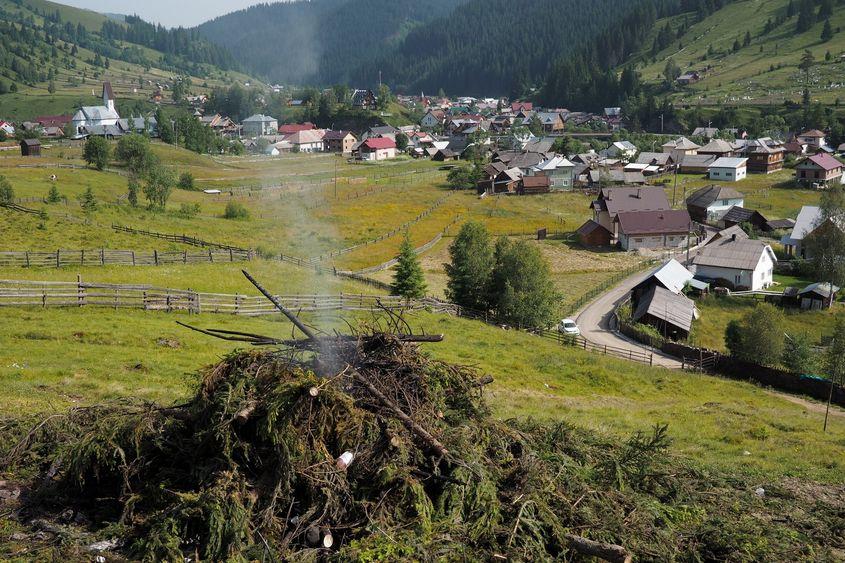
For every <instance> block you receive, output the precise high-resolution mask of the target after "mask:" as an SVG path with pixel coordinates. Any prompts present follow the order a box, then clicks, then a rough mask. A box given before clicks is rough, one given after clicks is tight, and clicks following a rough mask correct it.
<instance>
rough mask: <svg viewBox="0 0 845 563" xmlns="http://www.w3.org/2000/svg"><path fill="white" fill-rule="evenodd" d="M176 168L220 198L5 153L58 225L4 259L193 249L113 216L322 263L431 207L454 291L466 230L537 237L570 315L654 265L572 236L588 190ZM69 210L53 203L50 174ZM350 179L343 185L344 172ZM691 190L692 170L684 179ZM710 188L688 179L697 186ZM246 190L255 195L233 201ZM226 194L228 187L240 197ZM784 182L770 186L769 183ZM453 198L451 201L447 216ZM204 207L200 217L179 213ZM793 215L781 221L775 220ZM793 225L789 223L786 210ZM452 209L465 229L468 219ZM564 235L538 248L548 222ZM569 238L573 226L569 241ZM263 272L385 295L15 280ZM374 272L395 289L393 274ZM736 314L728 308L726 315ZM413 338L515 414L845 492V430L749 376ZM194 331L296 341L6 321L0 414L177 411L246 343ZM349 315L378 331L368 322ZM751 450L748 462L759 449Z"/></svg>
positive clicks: (439, 254)
mask: <svg viewBox="0 0 845 563" xmlns="http://www.w3.org/2000/svg"><path fill="white" fill-rule="evenodd" d="M153 147H154V150H155V151H156V153H157V154H158V155H159V156H160V157H161V158H162V160H163V162H164V163H165V164H166V165H167V166H170V167H171V168H172V169H173V170H174V171H176V172H180V173H181V172H183V171H190V172H192V173H193V174H194V176H195V179H196V187H197V188H200V189H204V188H209V187H221V186H222V187H223V189H224V193H222V194H219V195H209V194H205V193H203V192H201V191H187V190H181V189H176V190H174V191H173V194H172V196H171V199H170V201H169V202H168V206H167V209H166V210H165V211H164V212H152V211H150V210H148V209H147V208H146V207H144V206H143V205H142V206H140V207H138V208H132V207H131V206H129V205H128V204H127V203H126V201H125V198H124V197H122V196H123V195H124V194H125V192H126V178H125V177H124V176H122V175H121V174H119V170H107V171H104V172H97V171H94V170H90V169H65V168H58V169H57V168H55V167H52V168H51V167H43V168H21V167H19V165H20V164H33V163H35V164H39V165H48V166H50V165H55V164H59V163H70V164H81V161H80V147H79V146H76V145H72V144H64V145H55V146H52V147H50V148H47V149H46V150H45V156H44V157H42V158H41V159H38V160H35V159H29V160H25V159H21V158H19V157H14V156H10V155H7V156H6V157H3V158H0V174H2V175H4V176H6V177H7V178H8V179H9V181H10V182H11V183H12V185H13V187H14V189H15V192H16V197H18V198H26V199H25V200H24V205H27V206H29V207H34V208H36V209H42V208H43V209H44V210H45V212H46V216H47V217H46V219H45V218H43V217H39V216H35V215H27V214H22V213H17V212H11V211H8V210H0V237H2V240H3V245H2V246H3V248H0V250H15V249H31V250H51V251H52V250H55V249H56V248H68V249H72V248H93V249H96V248H102V247H106V248H127V249H137V250H145V249H154V248H155V249H159V250H166V249H174V250H183V249H184V248H183V247H182V246H181V245H179V244H174V243H167V242H166V241H163V240H160V239H155V238H149V237H144V236H138V235H130V234H123V233H116V232H114V231H113V230H112V229H111V224H112V223H120V224H124V225H128V226H134V227H138V228H144V229H149V230H154V231H162V232H168V233H184V234H188V235H193V236H197V237H200V238H205V239H208V240H213V241H218V242H223V243H227V244H234V245H239V246H246V247H250V248H259V249H260V250H261V252H262V253H267V254H269V253H275V254H278V253H281V252H283V253H285V254H290V255H295V256H315V255H318V254H321V253H326V252H332V251H338V250H340V249H342V248H345V247H348V246H351V245H354V244H359V243H361V242H364V241H368V240H372V239H375V238H377V237H379V236H381V235H382V234H384V233H387V232H389V231H392V230H395V229H397V228H399V227H400V226H402V225H404V224H406V223H408V222H410V221H412V220H413V219H414V218H415V217H417V216H418V215H420V214H421V213H424V212H426V211H429V212H428V214H427V215H426V216H425V217H423V218H422V219H420V220H419V221H417V222H414V223H413V224H411V225H410V227H409V228H408V234H409V236H410V238H411V240H412V241H413V243H414V244H415V245H417V246H419V245H422V244H423V243H425V242H428V241H429V240H431V239H432V238H433V237H434V236H435V235H437V234H438V233H440V232H441V231H443V230H444V228H445V227H446V226H447V225H450V224H453V226H452V228H451V229H450V230H449V231H448V232H447V236H445V237H444V238H443V239H442V240H441V241H440V242H439V243H438V244H436V245H435V246H434V247H433V248H431V249H430V250H429V251H427V252H426V253H424V254H423V255H422V256H421V261H422V265H423V269H424V271H425V274H426V279H427V282H428V284H429V291H430V292H431V293H432V294H434V295H438V296H442V295H443V294H444V290H445V285H446V277H445V273H444V270H443V263H444V262H446V261H448V245H449V243H450V242H451V240H452V238H451V237H452V236H454V234H455V232H456V231H457V228H458V226H459V225H460V223H461V222H463V221H466V220H468V219H476V220H479V221H482V222H484V223H485V224H486V225H487V226H488V228H489V229H490V231H491V232H492V233H493V234H494V235H507V234H509V235H512V236H515V235H522V236H524V237H525V238H526V239H529V240H531V241H532V242H531V243H532V244H535V245H537V247H538V248H539V249H540V251H541V252H542V253H543V255H544V256H545V257H546V258H547V260H548V262H549V264H550V268H551V271H552V277H553V280H554V283H555V284H556V286H557V288H558V289H559V290H560V291H561V293H562V295H563V300H562V302H561V309H562V310H563V309H565V307H567V306H568V305H569V304H571V303H573V302H575V301H576V300H577V299H578V298H579V297H580V296H582V295H584V294H585V293H586V292H588V291H589V290H590V289H592V288H594V287H595V286H596V285H598V284H600V283H602V282H603V281H605V280H607V279H609V278H610V277H611V276H613V275H614V274H616V273H617V272H619V271H621V270H625V269H628V268H631V267H634V266H636V265H637V264H638V263H639V262H640V261H641V260H642V258H641V257H640V256H638V255H636V254H628V253H622V252H607V251H605V252H597V251H591V250H586V249H584V248H582V247H581V246H580V245H578V244H576V243H574V242H573V241H572V237H571V233H572V232H573V231H574V230H575V229H577V227H578V226H579V225H580V224H581V223H582V222H583V221H584V220H585V219H587V218H588V217H589V216H590V211H589V208H588V206H589V201H590V198H589V197H587V196H584V195H583V194H581V193H578V192H573V193H566V194H548V195H543V196H536V197H495V198H484V199H479V198H478V197H477V196H476V195H475V194H473V193H467V192H452V191H450V190H449V189H448V187H447V186H446V180H445V177H446V173H445V171H442V170H439V169H438V167H437V166H436V164H433V163H429V162H418V161H411V160H397V161H395V162H391V163H385V164H381V165H377V166H374V165H352V164H349V163H347V162H345V161H344V160H343V159H339V158H337V157H335V156H332V155H285V156H282V157H276V158H272V157H257V156H243V157H209V156H200V155H196V154H193V153H190V152H188V151H185V150H183V149H179V148H175V147H170V146H165V145H162V144H160V143H154V144H153ZM53 173H55V174H56V175H57V176H58V178H57V181H56V186H57V188H58V189H59V192H60V193H61V194H62V195H63V196H65V197H66V198H67V202H66V203H65V202H62V203H58V204H45V203H41V202H38V201H35V202H29V199H38V198H43V197H45V196H46V195H47V191H48V190H49V188H50V185H51V180H50V179H49V176H50V174H53ZM335 176H336V177H337V179H338V180H337V185H336V186H335V181H334V178H335ZM685 179H686V178H685ZM785 179H786V174H785V173H782V174H780V175H779V176H778V175H774V176H769V177H753V178H750V179H749V180H748V181H747V183H746V184H743V185H738V186H737V187H738V189H740V190H741V191H744V192H745V193H746V194H747V195H748V196H749V199H751V198H754V197H758V196H759V197H760V198H761V199H763V198H768V201H771V202H772V209H773V216H789V215H790V214H791V213H792V211H797V208H795V205H794V204H793V203H792V202H791V198H792V197H793V195H796V196H797V197H799V198H803V197H804V196H805V195H807V196H809V194H803V193H799V192H798V191H795V190H792V191H790V189H788V188H781V187H780V186H779V184H780V183H781V182H783V181H785ZM695 181H696V180H695V179H693V178H689V179H688V184H690V185H692V184H693V183H694V182H695ZM238 186H250V187H251V189H235V188H236V187H238ZM88 187H91V189H92V190H93V192H94V193H95V196H96V198H97V200H98V208H97V210H95V211H93V212H91V213H88V214H86V213H84V212H83V210H82V208H81V207H80V205H79V202H78V199H77V198H78V197H79V195H80V194H82V193H83V192H84V191H85V190H86V189H87V188H88ZM227 187H228V189H227ZM766 190H768V191H766ZM232 200H234V201H237V202H239V203H241V204H242V205H244V206H245V207H246V208H247V210H248V211H249V218H247V219H244V220H230V219H224V218H223V212H224V209H225V207H226V204H227V203H228V202H229V201H232ZM438 202H439V205H435V204H437V203H438ZM192 204H198V205H199V212H198V213H197V214H196V215H195V216H190V215H185V214H184V213H183V212H182V210H181V208H182V207H183V205H184V206H187V205H192ZM775 209H777V210H778V211H777V213H775V212H774V210H775ZM781 213H782V215H781ZM456 217H459V219H458V221H457V222H455V219H456ZM540 227H546V228H548V229H549V230H550V231H552V232H553V233H554V234H553V236H551V237H550V238H549V239H548V240H545V241H536V240H534V238H535V237H534V235H533V233H535V231H536V229H537V228H540ZM557 233H563V234H557ZM401 239H402V236H401V234H398V235H395V236H391V237H389V238H386V239H384V240H381V241H379V242H376V243H373V244H370V245H368V246H365V247H363V248H359V249H356V250H355V251H353V252H349V253H345V254H342V255H339V256H335V257H333V258H331V259H327V260H325V261H324V262H323V264H322V265H324V266H332V265H334V266H336V267H339V268H349V269H358V268H365V267H369V266H373V265H376V264H379V263H381V262H383V261H386V260H388V259H390V258H392V257H393V256H394V255H395V254H396V250H397V248H398V245H399V244H400V242H401ZM242 267H246V268H248V269H249V270H250V271H251V272H252V273H253V274H254V275H255V276H256V277H257V278H258V279H259V280H261V281H262V282H263V283H264V284H265V285H266V286H267V287H268V288H269V289H270V290H271V291H273V292H276V293H280V294H297V293H298V294H313V293H339V292H344V293H372V292H374V290H373V289H372V288H370V287H368V286H365V285H362V284H360V283H357V282H352V281H344V280H340V279H338V278H335V277H333V276H330V275H318V274H315V273H314V272H313V271H310V270H307V269H303V268H298V267H294V266H291V265H289V264H287V263H282V262H279V261H278V260H264V259H260V258H257V259H255V260H253V261H252V262H249V263H236V264H223V263H217V264H188V265H172V266H157V267H156V266H143V267H141V266H139V267H134V268H133V267H116V266H109V267H95V266H87V267H84V268H80V267H65V268H61V269H26V268H17V269H13V268H6V269H4V270H3V272H2V275H0V278H3V279H29V280H63V281H74V280H76V279H77V278H76V277H77V275H80V276H81V277H82V279H83V280H85V281H90V282H110V283H144V284H151V285H156V286H163V287H170V288H191V289H194V290H198V291H205V292H221V293H242V294H248V295H255V294H256V291H255V290H254V289H253V288H252V287H251V286H250V285H249V284H248V282H246V280H245V279H244V278H243V276H242V275H241V273H240V269H241V268H242ZM374 277H377V278H379V279H384V280H386V281H389V280H390V279H391V277H392V272H391V271H390V270H388V271H383V272H379V273H378V274H375V275H374ZM709 312H710V311H707V312H706V314H705V316H704V319H705V321H703V322H710V321H707V320H706V319H708V318H711V319H712V322H713V323H714V327H713V328H710V329H706V328H702V330H700V331H699V332H700V333H701V335H700V336H701V337H702V338H709V339H710V340H711V341H715V340H716V338H717V337H716V336H712V335H714V334H717V333H718V332H719V331H720V330H723V329H719V328H717V327H715V323H718V322H722V321H720V320H719V319H720V316H719V315H720V314H721V313H720V314H716V313H714V314H712V315H711V314H709ZM728 314H733V312H730V313H729V312H727V311H726V312H725V313H724V315H722V316H726V315H728ZM306 319H307V320H308V321H310V322H312V323H314V324H316V325H318V326H320V327H323V328H325V329H333V328H336V329H339V330H347V325H346V324H345V321H344V320H343V319H341V318H340V317H339V315H338V314H337V313H334V312H330V313H327V314H325V315H322V316H320V317H314V316H313V315H308V316H306ZM408 319H409V321H410V322H411V325H412V326H413V327H414V329H416V330H424V331H426V332H437V333H441V332H442V333H444V334H445V335H446V343H444V344H439V345H426V349H427V350H428V351H429V352H430V353H431V354H432V355H434V356H435V357H437V358H440V359H443V360H447V361H454V362H460V363H466V364H472V365H475V366H478V368H479V369H480V370H482V371H484V372H488V373H491V374H492V375H494V377H496V382H495V383H494V384H493V385H492V386H490V388H489V393H488V396H489V399H490V402H491V405H492V406H493V408H494V412H495V413H496V414H497V416H500V417H503V418H505V417H511V416H533V417H537V418H546V419H548V418H565V419H568V420H571V421H573V422H576V423H578V424H580V425H583V426H586V427H588V428H591V429H593V430H596V431H597V432H600V433H603V434H608V435H618V436H625V435H629V434H630V433H631V432H632V431H636V430H640V429H647V428H648V427H649V426H651V425H653V424H657V423H668V424H669V426H670V433H671V434H672V437H673V438H674V439H675V440H676V443H677V445H678V448H679V449H680V450H681V451H682V452H683V453H685V454H686V455H688V456H690V457H691V458H693V459H695V460H697V461H700V462H702V463H705V464H714V465H717V466H720V467H726V468H730V469H736V470H739V471H745V472H751V473H754V474H758V473H759V474H760V475H761V476H762V475H768V476H782V475H807V476H812V477H814V478H818V479H825V480H837V481H838V480H841V479H842V475H843V472H842V465H841V462H840V461H838V460H839V459H841V458H842V455H841V454H842V453H843V450H845V424H839V421H838V419H837V421H836V423H835V424H834V428H833V430H832V431H831V432H829V433H828V434H827V435H821V434H819V433H818V428H819V426H820V416H819V415H818V413H817V412H815V410H814V409H808V408H806V407H804V406H801V405H796V404H793V403H791V402H789V401H787V400H785V399H783V398H780V397H776V396H773V395H772V394H770V393H768V392H766V391H764V390H761V389H759V388H757V387H754V386H752V385H748V384H742V383H736V382H731V381H726V380H722V379H718V378H713V377H709V376H703V375H689V374H685V373H677V372H670V371H666V370H663V369H652V368H649V367H647V366H639V365H636V364H630V363H626V362H622V361H617V360H613V359H610V358H606V357H601V356H596V355H591V354H587V353H584V352H583V351H580V350H574V349H569V348H562V347H560V345H557V344H555V343H553V342H550V341H546V340H542V339H539V338H537V337H534V336H530V335H527V334H522V333H518V332H506V331H502V330H500V329H497V328H493V327H489V326H486V325H483V324H480V323H475V322H471V321H466V320H460V319H454V318H449V317H445V316H440V315H434V314H430V313H423V312H420V313H415V314H413V315H410V316H409V318H408ZM176 320H183V321H187V322H191V323H193V324H196V325H198V326H202V327H216V328H224V329H230V330H243V331H250V332H256V333H262V334H270V335H275V336H287V335H290V334H291V326H290V324H289V323H287V322H283V321H282V320H281V318H280V317H278V318H277V317H262V318H242V317H233V316H225V315H212V314H203V315H188V314H187V313H163V312H152V311H148V312H142V311H134V310H120V311H115V310H111V309H78V308H73V309H46V310H41V309H37V308H3V309H0V382H1V383H3V384H4V388H5V389H6V394H5V398H6V400H5V401H3V402H2V403H0V415H3V416H15V415H19V414H22V413H33V412H36V411H38V412H43V411H48V412H52V411H57V410H61V409H64V408H67V407H68V406H72V405H80V404H91V403H95V402H98V401H103V400H107V399H113V398H117V397H121V396H126V395H133V396H137V397H141V398H144V399H149V400H156V401H162V402H173V401H177V400H179V399H180V398H182V397H185V396H187V394H188V393H189V392H190V390H191V388H192V386H193V385H194V384H195V381H196V379H195V377H194V375H192V374H194V373H195V372H196V370H197V369H198V368H200V367H201V366H203V365H205V364H208V363H211V362H214V361H215V360H217V359H218V358H220V357H221V356H222V355H223V354H225V353H226V352H227V351H230V350H232V349H233V348H234V346H233V344H232V343H229V342H224V341H219V340H214V339H210V338H208V337H206V336H203V335H200V334H198V333H195V332H191V331H188V330H186V329H184V328H181V327H179V326H178V325H177V324H176V323H175V321H176ZM347 320H350V321H352V322H355V321H361V320H364V321H367V320H372V315H370V314H360V315H357V316H352V317H349V316H348V317H347ZM745 452H749V453H748V454H746V453H745Z"/></svg>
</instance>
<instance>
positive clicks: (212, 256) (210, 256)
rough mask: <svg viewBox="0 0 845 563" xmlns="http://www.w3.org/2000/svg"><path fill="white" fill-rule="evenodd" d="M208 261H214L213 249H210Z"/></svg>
mask: <svg viewBox="0 0 845 563" xmlns="http://www.w3.org/2000/svg"><path fill="white" fill-rule="evenodd" d="M208 261H209V262H214V255H213V254H212V253H211V249H210V248H209V249H208Z"/></svg>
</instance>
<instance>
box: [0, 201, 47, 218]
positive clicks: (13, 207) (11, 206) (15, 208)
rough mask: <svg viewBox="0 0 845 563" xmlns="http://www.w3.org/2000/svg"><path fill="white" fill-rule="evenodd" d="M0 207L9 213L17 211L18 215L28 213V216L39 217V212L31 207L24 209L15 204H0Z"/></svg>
mask: <svg viewBox="0 0 845 563" xmlns="http://www.w3.org/2000/svg"><path fill="white" fill-rule="evenodd" d="M0 207H2V208H4V209H8V210H10V211H18V212H20V213H29V214H30V215H40V214H41V211H39V210H38V209H32V208H31V207H24V206H23V205H18V204H17V203H0Z"/></svg>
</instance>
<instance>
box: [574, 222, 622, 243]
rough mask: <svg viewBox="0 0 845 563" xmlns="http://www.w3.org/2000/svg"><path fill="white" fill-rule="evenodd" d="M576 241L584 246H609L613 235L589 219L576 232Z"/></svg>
mask: <svg viewBox="0 0 845 563" xmlns="http://www.w3.org/2000/svg"><path fill="white" fill-rule="evenodd" d="M576 232H577V233H578V239H579V240H580V241H581V244H583V245H584V246H610V241H611V239H612V238H613V233H611V232H610V231H608V230H607V229H605V228H604V227H602V226H601V225H599V224H598V223H597V222H596V221H594V220H592V219H590V220H589V221H587V222H586V223H584V224H583V225H581V226H580V227H578V230H577V231H576Z"/></svg>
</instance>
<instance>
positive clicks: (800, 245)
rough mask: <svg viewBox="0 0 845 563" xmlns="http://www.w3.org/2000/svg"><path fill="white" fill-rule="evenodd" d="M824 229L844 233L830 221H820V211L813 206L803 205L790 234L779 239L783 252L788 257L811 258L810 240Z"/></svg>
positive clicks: (839, 226) (841, 226) (844, 228)
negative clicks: (837, 230)
mask: <svg viewBox="0 0 845 563" xmlns="http://www.w3.org/2000/svg"><path fill="white" fill-rule="evenodd" d="M825 229H839V230H842V231H845V226H843V225H838V224H836V223H835V222H834V221H833V220H832V219H827V220H824V219H822V212H821V209H820V208H819V207H817V206H815V205H805V206H804V207H802V208H801V211H800V212H799V213H798V217H797V218H796V219H795V226H794V227H792V232H791V233H790V234H788V235H784V236H783V238H781V241H780V242H781V244H783V247H784V250H785V251H786V254H787V255H788V256H795V257H796V258H802V259H809V258H812V257H813V252H812V240H813V237H814V236H816V235H817V234H820V233H823V232H824V231H825Z"/></svg>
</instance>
